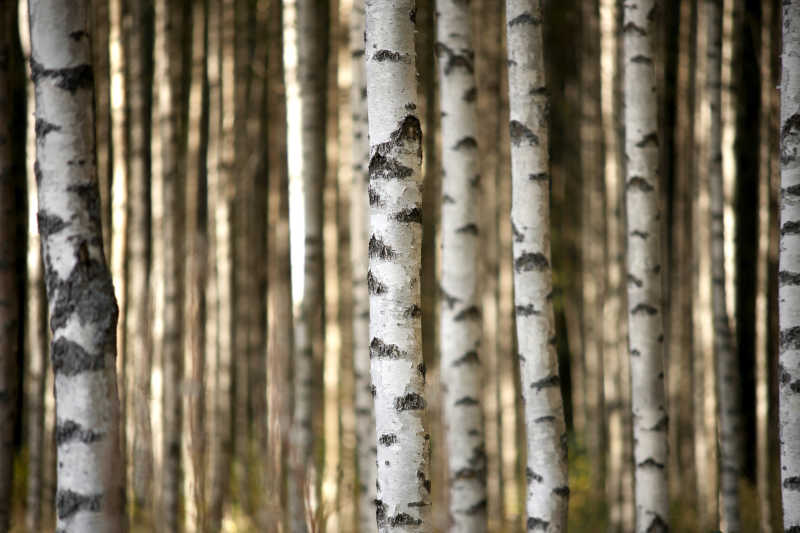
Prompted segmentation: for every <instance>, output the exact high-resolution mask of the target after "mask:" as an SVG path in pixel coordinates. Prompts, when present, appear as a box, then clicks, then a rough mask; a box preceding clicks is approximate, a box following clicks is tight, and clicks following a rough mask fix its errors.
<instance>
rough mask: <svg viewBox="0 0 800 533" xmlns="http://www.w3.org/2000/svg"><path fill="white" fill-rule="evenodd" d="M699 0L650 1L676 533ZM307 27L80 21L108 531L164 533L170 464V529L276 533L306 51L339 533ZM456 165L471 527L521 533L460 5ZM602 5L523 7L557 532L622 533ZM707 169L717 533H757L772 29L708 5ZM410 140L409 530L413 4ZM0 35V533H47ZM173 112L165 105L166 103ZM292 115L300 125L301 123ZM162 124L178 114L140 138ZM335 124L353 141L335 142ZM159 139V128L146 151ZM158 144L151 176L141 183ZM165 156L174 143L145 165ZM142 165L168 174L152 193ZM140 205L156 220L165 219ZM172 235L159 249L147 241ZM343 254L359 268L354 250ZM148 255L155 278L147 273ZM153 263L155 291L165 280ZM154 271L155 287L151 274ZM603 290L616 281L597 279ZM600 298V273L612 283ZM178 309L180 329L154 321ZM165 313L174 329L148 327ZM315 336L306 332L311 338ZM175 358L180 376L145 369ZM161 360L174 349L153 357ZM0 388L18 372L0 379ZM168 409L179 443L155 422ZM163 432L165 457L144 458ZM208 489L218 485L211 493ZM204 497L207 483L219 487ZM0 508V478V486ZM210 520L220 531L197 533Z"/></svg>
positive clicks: (776, 509)
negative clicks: (10, 281)
mask: <svg viewBox="0 0 800 533" xmlns="http://www.w3.org/2000/svg"><path fill="white" fill-rule="evenodd" d="M705 3H706V0H663V1H662V2H660V7H659V9H658V11H657V18H656V21H657V25H658V28H659V32H658V36H657V61H656V74H657V87H658V110H659V137H660V145H659V153H660V180H661V196H660V201H661V207H662V217H661V220H662V222H663V224H662V228H663V235H662V253H663V261H662V264H663V265H664V270H663V285H664V287H663V289H664V290H663V295H664V301H663V304H664V306H665V307H664V314H663V316H664V320H665V323H664V327H665V350H664V352H665V353H664V357H665V359H664V361H665V363H664V367H665V386H666V391H667V403H668V412H669V419H670V423H669V449H670V455H669V463H668V465H667V466H666V468H667V469H668V473H669V493H670V507H671V526H672V527H671V529H672V531H687V532H688V531H711V530H716V529H717V528H718V527H719V526H718V525H717V520H718V513H719V508H718V481H717V480H718V475H719V466H718V456H717V454H718V447H717V414H716V413H717V389H716V386H715V375H716V370H715V363H714V352H713V349H712V326H713V320H712V310H711V285H712V276H711V270H710V269H711V265H710V261H711V257H710V255H709V253H708V250H709V249H710V244H709V239H710V238H711V235H710V225H709V222H708V221H709V220H710V215H709V209H710V204H709V201H710V200H709V194H710V193H709V182H708V174H707V167H708V163H707V161H708V150H709V147H708V135H709V134H708V131H709V110H708V98H709V95H708V87H707V84H706V66H705V65H706V61H707V53H706V52H707V46H708V43H707V42H706V41H707V38H706V36H707V31H706V25H707V24H708V20H706V18H705V10H704V5H705ZM354 4H360V2H359V1H358V0H319V2H318V5H317V6H316V8H317V9H318V13H319V15H318V16H319V17H320V20H319V24H318V25H317V26H316V30H315V31H314V32H313V33H311V32H308V31H301V30H302V28H299V27H298V25H297V24H296V21H297V18H296V13H297V11H296V7H297V6H296V4H295V0H284V1H282V2H281V1H279V0H195V1H192V0H172V1H157V0H156V1H154V0H92V2H91V5H92V21H91V25H92V28H93V32H94V33H93V36H92V46H93V56H94V65H93V66H94V69H95V70H94V73H95V75H94V85H95V91H96V92H95V115H96V119H97V120H96V137H97V150H96V157H97V159H96V162H97V171H98V182H99V186H100V202H101V209H102V223H103V232H104V234H103V242H104V250H105V252H106V256H107V260H108V263H109V265H110V267H111V270H112V275H113V279H114V286H115V290H116V295H117V300H118V304H119V308H120V316H119V327H118V356H117V373H118V374H117V375H118V383H119V395H120V405H121V409H122V416H123V418H122V420H123V422H122V428H121V431H122V434H123V437H124V441H123V442H124V451H125V453H124V454H123V455H124V458H125V461H124V464H123V465H121V466H120V468H122V469H124V472H125V474H126V496H127V498H126V501H127V516H128V518H129V521H130V527H131V531H134V532H138V531H152V530H166V529H165V527H164V522H163V520H162V518H161V516H162V512H163V509H164V507H165V501H168V500H166V498H167V497H168V496H169V495H167V494H164V490H163V487H164V486H165V484H164V483H163V476H164V472H165V471H166V469H165V465H166V464H167V463H168V462H169V461H178V464H179V465H180V468H179V469H180V473H181V474H180V476H181V479H180V486H179V488H178V492H177V494H175V495H173V496H177V498H178V500H177V503H176V505H177V506H178V509H179V517H180V518H179V526H178V527H179V529H180V530H185V531H213V530H214V528H215V527H217V528H219V530H221V531H228V532H245V531H288V518H287V498H288V496H287V488H286V483H287V476H288V475H289V474H288V473H287V469H288V467H287V464H288V461H289V457H290V454H291V450H290V448H291V442H290V439H289V426H290V418H291V410H290V407H291V405H292V402H293V399H292V386H291V376H292V360H293V357H292V354H293V343H294V340H293V334H294V333H293V332H294V331H295V329H294V328H293V320H296V319H297V316H298V312H299V309H300V306H301V304H302V302H301V299H302V295H303V283H304V281H303V268H304V260H305V257H306V254H305V249H304V246H305V245H306V243H307V241H306V240H305V239H304V229H303V228H304V220H305V218H306V216H307V213H305V212H304V209H305V206H307V205H309V204H308V203H307V202H304V194H308V192H307V191H304V189H303V186H302V179H301V175H302V172H303V166H304V164H309V161H310V159H309V157H310V156H309V153H308V152H307V150H308V147H304V146H303V144H302V133H303V132H302V128H301V120H300V117H301V112H302V110H303V106H304V105H310V104H308V102H304V96H305V95H304V94H303V91H301V90H300V88H299V82H300V79H299V75H298V72H299V65H300V62H301V61H302V56H301V54H299V52H298V50H300V49H302V46H303V45H302V41H303V40H304V39H305V40H315V41H317V42H324V43H326V46H325V63H324V65H325V68H324V72H317V73H316V74H317V76H319V79H321V80H324V84H325V86H324V87H325V90H324V91H323V93H324V94H322V95H321V96H322V97H323V98H324V100H323V104H322V107H319V108H318V109H319V110H320V113H321V115H320V116H319V117H318V120H319V122H318V123H317V127H319V128H322V131H324V135H325V143H324V146H323V147H322V148H323V149H324V157H325V159H324V164H325V172H324V184H323V186H322V192H321V198H320V199H319V202H320V205H321V211H320V212H319V213H316V214H317V215H319V216H322V217H323V234H322V265H324V266H323V269H324V284H323V286H322V287H319V290H320V291H321V294H320V298H319V302H320V306H321V307H322V312H323V322H324V331H321V332H315V333H314V336H313V339H314V340H313V342H314V343H316V345H315V346H314V373H313V374H314V378H313V379H314V380H315V381H314V384H313V385H314V386H313V390H314V397H313V398H312V405H313V420H312V429H313V433H314V435H315V441H314V453H313V461H312V463H313V464H310V465H309V469H310V472H311V475H310V477H309V486H308V487H306V489H307V490H306V505H307V506H308V511H307V512H308V516H309V522H310V523H311V524H312V525H313V528H314V531H329V532H336V531H343V532H348V531H356V527H357V523H358V521H357V502H358V499H357V492H358V490H359V485H360V483H363V480H359V479H357V470H356V437H355V434H356V429H357V428H356V417H355V407H354V382H355V377H354V360H353V353H354V350H353V346H354V333H353V318H354V310H353V276H354V274H353V266H352V264H351V261H352V258H351V253H350V252H351V245H352V242H353V239H354V238H358V236H355V237H354V235H353V234H352V232H351V224H350V213H351V209H352V205H351V204H352V202H353V201H354V199H353V198H354V197H353V195H352V194H351V191H352V187H353V185H352V184H353V183H355V181H356V180H359V179H362V177H363V173H364V172H365V170H364V167H363V161H362V160H358V158H357V156H356V155H354V154H355V150H354V146H353V139H354V136H353V124H354V122H353V119H354V117H353V112H352V110H351V107H352V105H353V99H352V98H353V96H352V95H353V91H357V90H358V88H357V87H356V88H355V89H354V87H353V86H352V79H353V78H352V65H353V64H354V62H355V61H359V60H362V59H363V58H362V57H361V56H359V55H358V54H353V53H352V50H353V47H354V43H353V33H352V32H351V19H352V17H353V13H354V8H359V6H354ZM469 4H470V10H471V16H472V29H473V38H474V41H475V42H474V44H475V56H474V74H475V77H476V80H477V105H478V114H479V124H480V125H479V132H480V136H479V138H478V139H477V141H478V149H479V154H480V169H479V173H480V187H481V189H480V190H481V192H480V202H479V204H478V205H475V206H473V209H475V210H476V211H477V212H479V213H480V216H481V219H482V221H483V225H482V230H481V234H480V250H481V257H482V265H481V269H482V274H483V285H482V286H483V289H482V309H481V311H482V327H483V342H482V349H483V355H482V363H483V373H484V374H483V379H482V398H481V399H482V402H483V410H484V420H485V430H486V447H485V453H486V464H487V484H488V499H487V516H488V519H489V528H490V530H491V531H496V532H501V531H502V532H515V531H522V530H523V528H524V527H525V503H524V502H525V449H526V446H525V433H524V419H523V416H522V403H521V400H520V397H521V395H520V386H519V365H518V363H517V358H516V354H517V351H516V349H515V345H516V338H515V330H514V327H513V325H514V304H513V288H512V262H511V245H512V227H511V224H510V219H509V216H508V213H509V210H510V202H511V180H510V160H509V146H510V140H509V128H508V126H507V124H508V122H509V109H508V88H507V68H508V67H507V62H506V57H507V56H506V50H505V46H506V43H505V37H506V36H505V15H504V2H502V1H499V0H472V1H471V2H469ZM620 4H621V2H617V1H615V0H562V1H556V0H544V1H543V9H544V16H543V19H544V21H545V22H544V23H543V25H542V30H543V32H544V53H545V58H546V72H547V77H548V87H549V97H550V122H549V127H550V157H551V176H552V185H551V223H552V238H553V242H552V264H553V276H554V287H555V290H554V294H553V305H554V309H555V320H556V332H557V339H556V346H557V352H558V360H559V367H560V373H561V387H562V393H563V398H564V406H565V415H566V419H567V427H568V431H569V433H568V434H569V442H568V445H569V485H570V497H569V529H570V530H571V531H573V532H581V531H586V532H590V531H632V530H633V516H634V515H633V513H634V503H633V467H632V455H631V454H632V436H631V415H630V386H629V379H630V376H629V370H628V357H629V356H628V346H627V343H626V322H627V314H626V310H625V305H624V298H625V295H624V292H625V291H624V287H625V283H626V282H625V279H621V278H622V277H623V276H624V275H623V274H621V272H625V270H624V269H622V270H620V268H619V265H621V264H624V242H625V241H624V202H623V201H622V195H623V193H624V191H623V187H622V186H620V184H621V183H623V182H624V181H623V177H622V176H623V175H622V169H623V155H622V139H623V137H622V135H623V131H622V122H621V121H622V109H623V102H622V92H621V90H622V89H621V72H620V62H621V44H622V40H621V35H622V33H621V27H622V9H621V5H620ZM722 5H723V10H722V14H723V34H722V84H721V89H722V128H723V130H722V132H723V136H722V142H723V146H722V148H723V178H724V200H725V205H724V228H725V268H726V277H725V279H724V280H723V281H724V283H725V285H726V288H727V298H728V301H727V310H728V313H729V316H730V317H731V324H732V328H733V332H734V339H735V353H736V359H737V361H738V365H739V371H740V375H741V383H740V390H739V393H740V398H741V416H742V417H743V418H742V431H741V438H742V439H743V447H742V449H743V450H744V456H743V464H742V475H741V479H740V491H741V516H742V531H762V532H769V531H773V530H774V531H781V530H782V527H781V524H782V522H781V505H780V502H781V499H780V476H779V471H778V468H779V466H778V458H779V454H778V435H777V427H778V425H777V390H778V389H777V351H778V334H777V328H778V325H777V255H778V229H777V228H778V219H777V213H778V208H777V202H778V191H779V179H780V176H779V172H778V160H779V158H778V150H779V148H778V131H779V127H778V91H777V86H778V84H779V78H780V68H779V66H780V55H779V51H780V45H781V43H780V35H781V20H780V2H779V1H778V0H763V1H762V0H724V2H722ZM416 9H417V10H416V29H417V31H416V35H415V40H416V41H415V45H416V51H417V69H418V81H419V91H420V93H419V102H420V108H419V110H418V116H419V118H420V121H421V123H422V131H423V174H424V205H425V206H426V207H425V210H424V212H423V220H422V224H423V244H422V247H423V255H422V263H423V265H422V316H423V319H422V330H423V351H424V359H425V367H426V369H427V385H426V386H427V390H428V393H427V394H428V395H427V399H428V411H427V424H428V428H429V431H430V435H431V443H432V444H431V445H432V459H431V463H430V464H431V490H432V493H431V497H432V511H431V512H432V516H433V519H434V529H433V530H435V531H444V530H445V529H446V528H447V524H448V516H447V505H446V503H445V502H446V499H447V498H448V495H447V490H446V488H447V481H446V480H447V476H448V473H447V472H446V465H447V463H446V462H445V460H444V458H445V457H446V453H447V452H446V449H445V447H444V442H445V441H444V429H443V427H444V426H443V422H442V413H441V402H440V398H441V390H442V385H443V384H442V383H441V380H440V378H439V375H440V370H439V361H440V343H441V340H440V337H439V331H438V328H439V325H438V324H439V321H438V316H439V310H440V303H441V302H440V296H439V289H438V287H439V281H438V276H439V272H440V255H439V250H440V233H439V228H440V219H439V213H440V206H441V197H442V188H441V183H442V168H441V153H442V152H441V136H440V130H439V128H440V119H441V117H440V110H439V104H438V102H439V100H438V98H439V80H438V75H437V72H438V70H437V62H438V61H439V60H440V59H441V57H440V58H438V59H437V46H436V42H437V40H438V39H437V36H436V29H435V20H436V13H435V11H436V9H435V2H434V0H417V8H416ZM0 10H1V11H2V13H0V15H2V17H3V27H2V28H1V29H0V33H5V34H6V35H8V36H10V38H11V40H10V42H11V50H12V53H10V54H9V55H8V56H7V57H5V58H4V59H5V60H6V61H7V62H8V65H9V69H8V72H9V73H10V74H9V79H8V83H9V87H10V88H11V90H10V92H9V93H8V94H9V99H8V102H7V109H4V110H2V113H3V115H2V116H0V120H8V121H10V122H9V124H10V131H11V132H13V135H12V136H11V137H10V142H11V144H12V147H13V150H12V157H13V161H12V167H11V172H12V173H13V175H15V176H17V177H18V179H16V181H15V183H16V184H17V188H16V191H15V193H16V196H15V197H14V205H15V211H14V216H15V217H16V227H17V239H16V243H15V246H16V248H15V253H16V256H15V261H16V272H17V276H18V287H20V291H19V304H20V313H21V316H22V317H24V318H23V319H22V320H21V321H20V322H19V327H18V329H17V337H18V347H17V350H16V354H17V357H16V367H15V368H12V369H10V370H9V371H10V372H12V371H14V372H16V383H17V391H18V392H19V394H18V395H17V397H16V398H17V400H16V401H17V409H16V413H17V416H15V417H14V419H13V423H10V424H8V425H4V426H3V427H2V428H1V429H0V432H2V433H4V434H5V435H13V448H14V454H15V455H14V471H13V500H12V504H13V508H12V514H11V517H12V519H11V523H12V527H11V531H14V532H22V531H44V530H47V529H50V530H52V529H53V527H54V521H55V514H54V509H55V506H54V497H55V488H56V486H55V481H56V478H55V472H56V466H55V464H56V456H55V450H56V447H55V435H54V428H55V411H54V407H55V398H54V395H53V375H52V371H51V369H50V363H49V358H48V346H49V342H48V328H47V316H46V315H47V305H46V303H45V292H44V282H43V277H42V266H41V256H40V244H39V236H38V230H37V221H36V206H37V200H36V179H35V176H34V168H33V164H34V157H35V153H34V152H35V149H34V137H35V126H36V124H35V122H34V120H33V119H32V117H33V113H34V101H33V85H32V82H31V78H30V72H29V70H30V69H29V63H28V61H27V59H28V56H29V53H30V39H29V35H28V33H29V31H28V19H27V6H26V2H25V1H20V2H19V3H17V2H16V0H7V1H0ZM167 104H169V105H167ZM314 105H319V103H318V102H316V103H314ZM165 110H171V111H168V112H169V113H174V115H166V114H165ZM356 118H357V117H356ZM165 121H170V123H171V124H172V125H173V126H174V128H173V129H172V130H166V129H165V128H164V127H163V124H165ZM165 131H170V132H171V133H172V134H173V135H174V139H176V140H175V141H174V143H175V144H174V145H175V147H176V151H175V152H174V154H172V155H171V156H170V157H174V158H175V159H174V161H168V163H169V166H168V167H167V166H166V165H165V160H164V153H165V151H164V150H163V147H162V142H165V141H164V135H165V133H164V132H165ZM169 142H173V141H172V140H171V139H170V141H169ZM165 168H168V169H169V171H170V172H173V173H174V174H172V175H169V176H168V175H167V174H166V171H165ZM165 180H177V182H178V183H179V187H180V188H179V191H180V192H179V194H178V196H177V197H175V198H172V199H171V200H169V201H167V200H165V198H164V196H163V195H164V194H165V191H167V190H169V188H168V187H165ZM170 228H171V229H170ZM362 247H363V246H362ZM173 256H174V257H173ZM165 257H173V259H172V260H171V261H172V262H173V263H172V264H176V265H177V267H175V268H177V269H178V270H179V271H180V276H181V278H180V279H181V281H180V283H179V284H178V285H177V286H176V285H175V284H174V283H171V282H170V283H165V279H167V278H168V277H169V275H168V273H167V272H165ZM175 262H176V263H175ZM615 265H616V266H615ZM612 272H613V273H614V274H612ZM175 302H178V305H177V307H178V308H179V311H178V312H179V314H180V315H181V317H182V318H179V319H178V320H177V321H175V320H174V318H170V319H167V315H166V314H165V309H168V308H169V305H168V304H169V303H173V304H174V303H175ZM172 307H173V308H174V307H175V306H174V305H173V306H172ZM317 333H318V335H317ZM170 343H178V346H179V349H178V350H177V353H179V354H180V357H179V358H178V360H175V359H174V358H171V357H165V356H164V354H165V353H176V352H174V351H169V352H167V351H165V350H167V349H170V350H173V349H174V348H165V346H169V345H170ZM172 346H173V347H174V344H173V345H172ZM10 375H14V374H10ZM176 409H178V410H182V414H181V415H178V416H177V417H175V416H172V415H171V414H170V413H174V412H176V411H175V410H176ZM170 435H172V436H173V437H170ZM220 469H221V470H220ZM220 471H221V472H222V473H221V474H220V473H219V472H220ZM0 482H2V481H0ZM215 523H216V526H214V525H213V524H215Z"/></svg>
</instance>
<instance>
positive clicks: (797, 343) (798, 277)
mask: <svg viewBox="0 0 800 533" xmlns="http://www.w3.org/2000/svg"><path fill="white" fill-rule="evenodd" d="M782 64H783V67H782V74H781V111H780V117H781V130H780V136H781V238H780V255H779V271H778V284H779V285H778V315H779V317H778V320H779V324H780V363H779V377H778V383H779V395H780V396H779V398H780V399H779V401H780V404H779V405H780V443H781V487H782V494H783V528H784V530H785V531H798V530H800V418H799V415H798V413H800V393H799V392H798V391H800V201H798V200H799V199H800V101H798V99H797V95H798V93H800V2H798V1H797V0H792V1H790V0H786V1H784V2H783V54H782Z"/></svg>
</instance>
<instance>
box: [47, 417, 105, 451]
mask: <svg viewBox="0 0 800 533" xmlns="http://www.w3.org/2000/svg"><path fill="white" fill-rule="evenodd" d="M55 434H56V435H55V436H56V445H57V446H60V445H61V444H64V443H65V442H70V441H78V442H82V443H84V444H91V443H92V442H96V441H98V440H101V439H102V438H103V437H104V435H103V434H102V433H97V432H95V431H92V430H91V429H87V428H84V427H83V426H81V425H80V424H78V423H77V422H75V421H74V420H65V421H64V422H60V423H59V424H56V431H55Z"/></svg>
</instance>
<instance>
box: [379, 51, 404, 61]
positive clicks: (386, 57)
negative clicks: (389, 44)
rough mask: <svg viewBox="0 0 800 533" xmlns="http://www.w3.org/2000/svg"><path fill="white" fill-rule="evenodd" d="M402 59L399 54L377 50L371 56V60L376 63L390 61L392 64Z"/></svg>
mask: <svg viewBox="0 0 800 533" xmlns="http://www.w3.org/2000/svg"><path fill="white" fill-rule="evenodd" d="M402 59H403V55H402V54H401V53H400V52H394V51H392V50H386V49H382V50H378V51H377V52H375V53H374V54H372V60H373V61H378V62H379V63H382V62H384V61H391V62H392V63H398V62H400V61H401V60H402Z"/></svg>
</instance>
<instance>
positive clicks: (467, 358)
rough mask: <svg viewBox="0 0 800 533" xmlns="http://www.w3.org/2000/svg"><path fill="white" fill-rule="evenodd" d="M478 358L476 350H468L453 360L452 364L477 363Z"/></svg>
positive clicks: (478, 362)
mask: <svg viewBox="0 0 800 533" xmlns="http://www.w3.org/2000/svg"><path fill="white" fill-rule="evenodd" d="M480 362H481V361H480V359H479V358H478V352H476V351H475V350H470V351H468V352H467V353H465V354H464V355H462V356H461V357H459V358H458V359H456V360H455V361H453V366H461V365H477V364H480Z"/></svg>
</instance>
